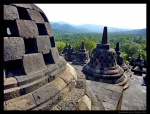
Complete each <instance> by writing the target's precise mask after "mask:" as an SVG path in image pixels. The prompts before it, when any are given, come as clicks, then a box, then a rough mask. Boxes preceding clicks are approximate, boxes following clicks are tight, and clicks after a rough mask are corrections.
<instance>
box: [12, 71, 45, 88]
mask: <svg viewBox="0 0 150 114" xmlns="http://www.w3.org/2000/svg"><path fill="white" fill-rule="evenodd" d="M43 77H45V75H44V73H42V72H38V73H35V74H30V75H24V76H16V77H15V78H16V80H17V82H18V85H19V86H21V85H25V84H28V83H32V82H33V81H35V80H38V79H40V78H43Z"/></svg>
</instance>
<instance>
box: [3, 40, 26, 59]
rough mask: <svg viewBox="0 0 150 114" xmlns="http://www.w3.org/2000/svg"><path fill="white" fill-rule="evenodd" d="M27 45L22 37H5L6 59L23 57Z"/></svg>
mask: <svg viewBox="0 0 150 114" xmlns="http://www.w3.org/2000/svg"><path fill="white" fill-rule="evenodd" d="M24 54H25V45H24V41H23V38H21V37H10V38H8V37H4V61H9V60H17V59H22V56H23V55H24Z"/></svg>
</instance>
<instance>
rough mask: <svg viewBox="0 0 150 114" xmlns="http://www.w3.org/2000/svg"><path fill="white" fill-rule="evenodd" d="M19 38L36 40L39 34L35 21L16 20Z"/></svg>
mask: <svg viewBox="0 0 150 114" xmlns="http://www.w3.org/2000/svg"><path fill="white" fill-rule="evenodd" d="M16 23H17V27H18V32H19V36H21V37H22V38H26V39H28V38H36V37H37V36H38V34H39V32H38V28H37V25H36V23H35V21H32V20H16Z"/></svg>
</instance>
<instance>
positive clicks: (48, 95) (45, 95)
mask: <svg viewBox="0 0 150 114" xmlns="http://www.w3.org/2000/svg"><path fill="white" fill-rule="evenodd" d="M58 92H59V91H58V90H57V88H56V87H55V86H54V84H53V83H48V84H47V85H45V86H43V87H41V88H39V89H37V90H35V91H34V92H33V96H34V99H35V101H36V103H37V104H38V105H39V104H41V103H43V102H45V101H47V100H49V99H52V97H54V96H55V95H56V94H57V93H58Z"/></svg>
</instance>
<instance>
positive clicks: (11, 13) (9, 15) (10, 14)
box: [4, 5, 19, 20]
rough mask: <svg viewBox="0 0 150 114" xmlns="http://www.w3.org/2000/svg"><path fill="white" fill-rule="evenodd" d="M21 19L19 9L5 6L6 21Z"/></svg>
mask: <svg viewBox="0 0 150 114" xmlns="http://www.w3.org/2000/svg"><path fill="white" fill-rule="evenodd" d="M14 19H19V14H18V11H17V8H16V7H14V6H9V5H4V20H14Z"/></svg>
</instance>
